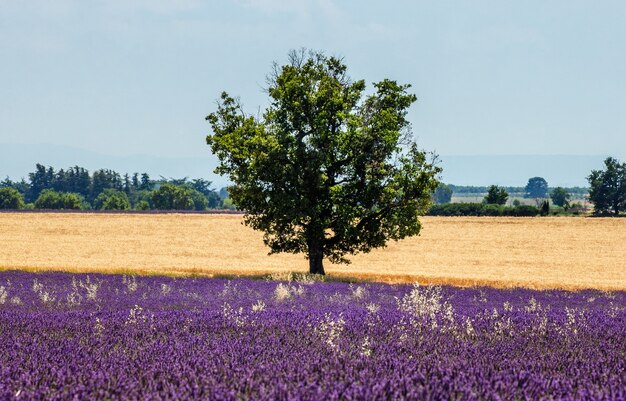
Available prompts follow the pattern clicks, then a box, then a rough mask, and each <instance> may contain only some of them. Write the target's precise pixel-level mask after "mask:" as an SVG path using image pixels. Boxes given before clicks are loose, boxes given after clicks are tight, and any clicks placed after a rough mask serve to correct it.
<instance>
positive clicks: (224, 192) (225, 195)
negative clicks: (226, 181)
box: [219, 187, 228, 199]
mask: <svg viewBox="0 0 626 401" xmlns="http://www.w3.org/2000/svg"><path fill="white" fill-rule="evenodd" d="M219 195H220V198H222V199H226V198H228V188H227V187H222V188H220V192H219Z"/></svg>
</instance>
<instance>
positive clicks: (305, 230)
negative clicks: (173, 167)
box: [207, 50, 441, 274]
mask: <svg viewBox="0 0 626 401" xmlns="http://www.w3.org/2000/svg"><path fill="white" fill-rule="evenodd" d="M268 86H269V87H268V88H267V92H268V94H269V97H270V106H269V107H268V108H267V109H266V110H265V111H264V113H263V114H262V115H261V116H258V117H254V116H252V115H248V114H246V113H245V112H244V111H243V108H242V106H241V105H240V104H239V102H238V101H236V100H235V99H234V98H232V97H231V96H229V95H228V94H227V93H225V92H224V93H222V96H221V100H220V101H219V103H218V107H217V111H215V112H213V113H211V114H210V115H209V116H208V117H207V120H208V121H209V122H210V124H211V128H212V131H213V133H212V135H209V136H207V143H208V144H209V145H210V147H211V150H212V151H213V153H214V154H216V155H217V156H218V158H219V162H220V164H219V166H218V167H217V168H216V169H215V172H216V173H219V174H226V175H228V176H229V177H230V181H231V182H232V183H233V184H232V185H231V186H229V188H228V190H229V195H230V198H231V199H232V201H233V203H234V205H235V206H236V207H237V208H238V209H240V210H244V211H245V213H246V214H245V216H244V222H245V224H247V225H249V226H251V227H252V228H254V229H257V230H261V231H263V232H264V242H265V244H266V245H267V246H269V248H270V253H278V252H290V253H304V254H305V255H306V257H307V258H308V260H309V272H310V273H313V274H324V267H323V260H324V259H325V258H327V259H329V260H330V261H331V262H333V263H341V262H343V263H349V261H348V259H347V258H346V255H348V254H355V253H357V252H368V251H370V250H371V249H373V248H377V247H383V246H385V245H386V243H387V241H388V240H390V239H392V240H399V239H402V238H405V237H407V236H412V235H417V234H418V233H419V231H420V228H421V224H420V222H419V220H418V218H417V217H418V216H419V215H422V214H425V213H426V212H427V211H428V209H429V207H430V205H431V194H432V192H433V191H434V190H435V189H436V188H437V186H438V185H439V181H438V180H437V176H438V174H439V173H440V171H441V169H440V168H439V167H438V166H436V164H435V162H436V158H435V157H434V155H433V156H432V158H429V157H428V154H427V153H425V152H423V151H421V150H419V149H418V148H417V145H416V144H415V143H414V142H413V141H412V139H411V130H410V124H409V122H408V121H407V119H406V115H407V110H408V108H409V107H410V106H411V104H412V103H413V102H415V100H416V97H415V95H413V94H410V93H408V92H407V90H408V89H409V87H410V86H409V85H401V84H398V83H397V82H395V81H391V80H387V79H385V80H383V81H381V82H378V83H375V84H374V91H373V93H372V94H371V95H369V96H364V94H363V92H364V90H365V82H364V81H363V80H359V81H352V80H351V79H350V77H349V76H348V75H347V67H346V65H344V64H343V61H342V60H340V59H338V58H335V57H327V56H325V55H323V54H321V53H313V52H308V53H307V52H306V51H304V50H302V51H299V52H296V51H292V52H291V53H290V54H289V63H288V64H287V65H284V66H282V67H278V66H277V65H275V68H274V72H273V73H272V74H270V76H269V77H268Z"/></svg>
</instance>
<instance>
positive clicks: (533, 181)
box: [524, 177, 548, 198]
mask: <svg viewBox="0 0 626 401" xmlns="http://www.w3.org/2000/svg"><path fill="white" fill-rule="evenodd" d="M524 197H525V198H547V197H548V182H547V181H546V180H545V179H544V178H542V177H533V178H529V179H528V184H526V188H525V194H524Z"/></svg>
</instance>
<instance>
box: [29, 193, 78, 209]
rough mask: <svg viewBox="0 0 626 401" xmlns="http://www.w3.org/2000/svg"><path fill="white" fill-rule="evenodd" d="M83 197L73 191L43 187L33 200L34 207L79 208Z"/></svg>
mask: <svg viewBox="0 0 626 401" xmlns="http://www.w3.org/2000/svg"><path fill="white" fill-rule="evenodd" d="M82 207H83V198H82V197H81V196H80V195H79V194H75V193H63V192H57V191H55V190H53V189H45V190H43V191H42V192H41V194H40V195H39V198H37V200H36V201H35V208H36V209H81V208H82Z"/></svg>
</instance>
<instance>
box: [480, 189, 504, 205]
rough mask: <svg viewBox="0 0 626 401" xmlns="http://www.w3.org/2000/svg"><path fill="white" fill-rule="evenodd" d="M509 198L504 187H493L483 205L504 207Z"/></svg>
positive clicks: (488, 191)
mask: <svg viewBox="0 0 626 401" xmlns="http://www.w3.org/2000/svg"><path fill="white" fill-rule="evenodd" d="M508 198H509V194H508V193H507V192H506V190H505V189H504V188H502V187H499V186H497V185H492V186H490V187H489V189H488V190H487V196H485V199H484V200H483V203H486V204H488V205H492V204H493V205H504V204H505V203H506V200H507V199H508Z"/></svg>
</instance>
